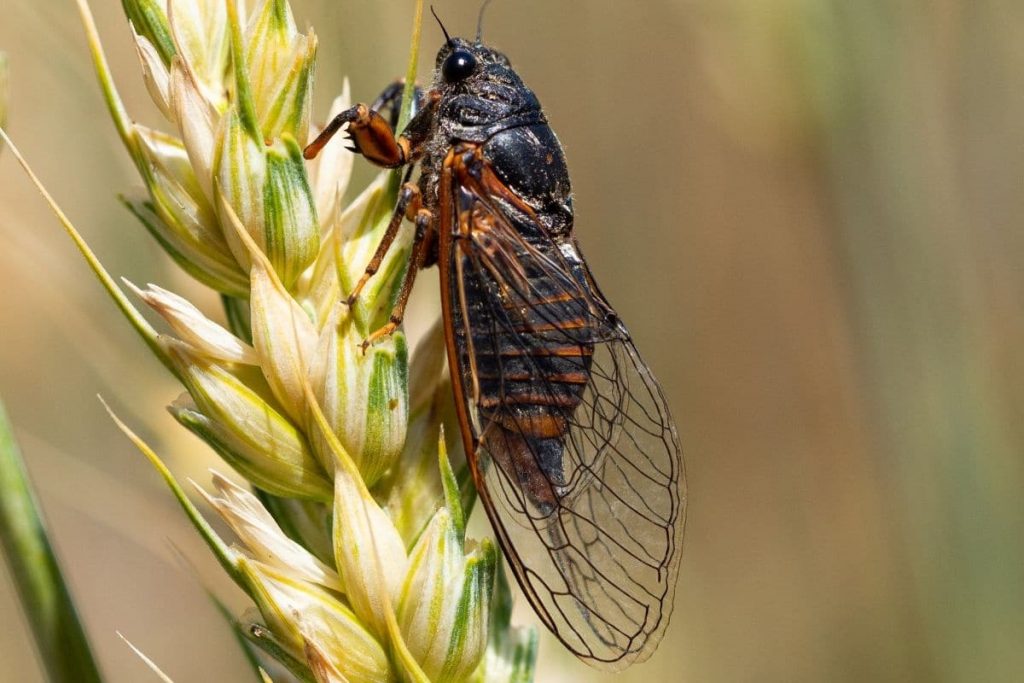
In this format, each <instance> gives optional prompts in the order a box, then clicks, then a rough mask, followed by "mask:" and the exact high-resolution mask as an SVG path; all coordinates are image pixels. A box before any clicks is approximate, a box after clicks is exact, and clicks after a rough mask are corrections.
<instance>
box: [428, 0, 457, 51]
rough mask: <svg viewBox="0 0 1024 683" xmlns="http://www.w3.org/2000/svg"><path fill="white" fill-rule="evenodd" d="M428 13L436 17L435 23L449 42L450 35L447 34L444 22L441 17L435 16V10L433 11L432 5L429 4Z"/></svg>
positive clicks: (450, 39) (450, 40)
mask: <svg viewBox="0 0 1024 683" xmlns="http://www.w3.org/2000/svg"><path fill="white" fill-rule="evenodd" d="M430 13H431V14H433V15H434V18H435V19H437V25H438V26H440V27H441V32H442V33H444V39H445V40H446V41H448V42H449V43H450V42H452V37H451V36H450V35H448V29H446V28H445V27H444V22H442V21H441V17H439V16H437V12H435V11H434V6H433V5H431V6H430Z"/></svg>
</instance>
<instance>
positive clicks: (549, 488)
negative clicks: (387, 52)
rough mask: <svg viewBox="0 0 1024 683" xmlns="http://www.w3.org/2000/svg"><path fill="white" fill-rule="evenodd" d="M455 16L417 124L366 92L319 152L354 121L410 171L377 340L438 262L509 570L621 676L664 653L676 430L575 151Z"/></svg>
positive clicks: (374, 148) (501, 60)
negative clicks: (404, 247) (573, 173)
mask: <svg viewBox="0 0 1024 683" xmlns="http://www.w3.org/2000/svg"><path fill="white" fill-rule="evenodd" d="M435 17H436V14H435ZM438 23H440V20H438ZM441 28H442V31H444V34H445V38H446V42H445V43H444V45H443V46H442V47H441V49H440V51H439V52H438V54H437V62H436V71H435V75H434V81H433V84H432V86H431V87H430V88H429V90H427V91H426V92H425V93H423V95H422V97H420V98H419V101H418V112H417V113H416V115H415V116H414V117H413V118H412V119H411V120H410V122H409V124H408V125H407V126H406V128H405V129H404V130H403V131H402V132H401V134H400V135H398V136H397V137H396V136H395V133H394V132H393V130H392V125H391V124H390V123H389V122H388V121H387V120H386V119H385V118H384V117H383V116H382V115H381V114H380V113H378V112H377V111H376V110H375V109H374V108H371V107H367V106H366V105H363V104H359V105H356V106H354V107H352V108H350V109H348V110H346V111H344V112H342V113H341V114H339V115H338V116H337V117H336V118H334V119H333V120H332V121H331V122H330V123H329V124H328V125H327V127H326V128H325V129H324V130H323V132H321V133H320V135H319V136H318V137H317V138H316V139H315V140H314V141H313V142H312V143H311V144H310V145H309V147H307V148H306V150H305V155H306V157H307V158H313V157H314V156H315V155H316V154H317V153H318V151H319V150H320V149H321V148H322V147H323V146H324V145H325V144H326V143H327V141H328V140H330V138H331V137H332V136H333V135H334V134H335V133H337V132H338V131H339V130H340V129H341V127H342V126H345V125H347V126H348V135H349V139H350V140H351V142H352V149H353V150H354V151H356V152H357V153H360V154H362V155H363V156H364V157H365V158H366V159H368V160H369V161H371V162H373V163H375V164H377V165H379V166H382V167H385V168H401V167H406V166H407V167H408V170H407V171H406V174H405V183H404V184H403V186H402V189H401V191H400V193H399V199H398V202H397V206H396V207H395V211H394V214H393V216H392V219H391V222H390V223H389V225H388V228H387V230H386V231H385V233H384V236H383V238H382V240H381V243H380V245H379V247H378V248H377V251H376V253H375V254H374V256H373V257H372V258H371V260H370V263H369V265H368V266H367V269H366V272H365V274H364V275H363V277H362V278H361V279H360V281H359V282H358V284H357V285H356V287H355V288H354V290H353V292H352V293H351V295H350V297H349V303H352V302H353V301H354V300H355V298H356V297H357V296H358V294H359V291H360V290H361V289H362V287H363V285H364V284H365V283H366V281H367V280H368V279H369V278H370V277H372V276H373V274H374V273H375V272H376V271H377V269H378V268H379V267H380V264H381V262H382V260H383V258H384V256H385V254H386V253H387V250H388V248H389V247H390V245H391V244H392V242H393V241H394V239H395V237H396V235H397V233H398V230H399V228H400V226H401V224H402V221H403V220H404V219H409V220H412V221H413V222H414V223H415V238H414V241H413V248H412V255H411V257H410V258H411V261H410V264H409V268H408V270H407V273H406V277H405V280H404V282H403V284H402V287H401V289H400V292H399V295H398V298H397V302H396V305H395V308H394V311H393V312H392V316H391V319H390V322H389V323H388V324H387V325H386V326H385V327H383V328H381V329H380V330H377V331H375V332H373V334H371V335H370V337H369V338H368V339H367V341H366V343H368V344H369V343H372V342H373V341H374V340H375V339H378V338H380V337H382V336H384V335H388V334H390V333H392V332H393V331H394V330H395V329H396V328H397V326H398V325H399V324H400V323H401V320H402V315H403V313H404V310H405V306H406V303H407V301H408V297H409V293H410V291H411V289H412V286H413V282H414V280H415V278H416V275H417V273H418V271H419V270H421V269H422V268H425V267H428V266H431V265H434V264H437V265H438V267H439V270H440V276H441V277H440V280H441V298H442V309H443V316H444V322H445V330H446V332H445V336H446V344H447V353H448V364H449V368H451V374H452V378H453V382H452V383H453V389H454V394H455V402H456V407H457V414H458V417H459V423H460V427H461V432H462V438H463V443H464V445H465V449H466V453H467V459H468V461H469V465H470V469H471V471H472V475H473V479H474V482H475V484H476V488H477V491H478V494H479V499H480V500H481V502H482V503H483V505H484V507H485V509H486V512H487V515H488V517H489V518H490V521H491V524H492V526H493V528H494V532H495V534H496V536H497V538H498V541H499V543H500V545H501V547H502V549H503V551H504V554H505V556H506V558H507V559H508V562H509V566H510V567H511V569H512V572H513V574H514V575H515V577H516V579H517V580H518V582H519V585H520V586H521V587H522V590H523V592H524V593H525V595H526V597H527V599H528V600H529V602H530V603H531V605H532V606H533V608H534V609H535V611H536V612H537V614H538V615H539V617H540V619H541V620H542V621H543V622H544V624H545V625H546V626H547V628H548V629H550V630H551V631H552V633H554V634H555V636H557V637H558V638H559V640H561V642H562V643H563V644H564V645H565V646H566V647H567V648H568V649H569V650H571V651H572V652H573V653H575V654H576V655H577V656H578V657H580V658H581V659H582V660H584V661H586V662H588V663H590V664H592V665H594V666H596V667H599V668H605V669H615V670H617V669H622V668H625V667H626V666H629V665H630V664H632V663H633V662H637V661H643V660H644V659H646V658H648V657H649V656H650V655H651V653H652V652H653V651H654V649H655V648H656V647H657V644H658V642H659V641H660V640H661V638H662V636H663V634H664V632H665V629H666V626H667V624H668V620H669V615H670V612H671V608H672V598H673V593H674V590H675V584H676V577H677V573H678V568H679V559H680V554H681V546H682V530H683V525H684V519H685V487H684V481H683V480H684V477H683V463H682V456H681V449H680V446H679V441H678V438H677V436H676V432H675V428H674V426H673V423H672V420H671V418H670V416H669V412H668V407H667V405H666V402H665V398H664V395H663V394H662V391H661V389H660V387H659V386H658V384H657V382H656V381H655V379H654V377H653V376H652V375H651V372H650V370H649V369H648V368H647V366H646V365H645V364H644V362H643V361H642V360H641V358H640V356H639V354H638V353H637V351H636V348H635V347H634V345H633V342H632V340H631V339H630V335H629V332H628V331H627V330H626V328H625V326H624V325H623V324H622V322H621V321H620V320H619V317H618V316H617V315H616V313H615V311H614V310H613V309H612V307H611V306H610V305H609V304H608V302H607V301H606V299H605V297H604V296H603V295H602V294H601V292H600V290H599V289H598V287H597V285H596V283H595V281H594V279H593V277H592V276H591V274H590V270H589V269H588V267H587V264H586V262H585V261H584V260H583V257H582V255H581V253H580V250H579V248H578V246H577V243H576V239H575V236H574V232H573V227H574V225H573V205H572V196H571V187H570V183H569V174H568V169H567V167H566V162H565V157H564V155H563V152H562V148H561V145H560V144H559V142H558V139H557V138H556V137H555V134H554V133H553V132H552V130H551V128H550V127H549V126H548V123H547V119H546V118H545V115H544V113H543V111H542V109H541V106H540V103H539V102H538V100H537V97H536V96H535V95H534V93H533V92H532V91H531V90H530V89H529V88H528V87H527V86H526V85H525V84H524V83H523V81H522V79H521V78H520V77H519V75H518V74H517V73H516V71H515V70H514V69H513V68H512V66H511V63H510V62H509V60H508V59H507V58H506V57H505V56H504V55H503V54H502V53H500V52H498V51H496V50H494V49H492V48H490V47H488V46H487V45H485V44H483V43H482V42H481V38H480V35H479V33H478V35H477V39H476V40H475V41H469V40H465V39H462V38H452V37H450V36H449V35H448V32H447V30H445V29H444V26H443V24H442V26H441ZM386 92H387V91H386ZM387 97H388V98H389V99H390V100H391V101H393V100H394V98H395V92H394V91H393V90H392V91H391V92H390V95H388V96H387ZM384 98H385V96H382V100H378V103H380V102H381V101H383V99H384ZM415 168H419V171H420V173H419V177H418V180H417V181H416V182H409V181H410V179H411V178H412V173H413V170H414V169H415Z"/></svg>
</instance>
